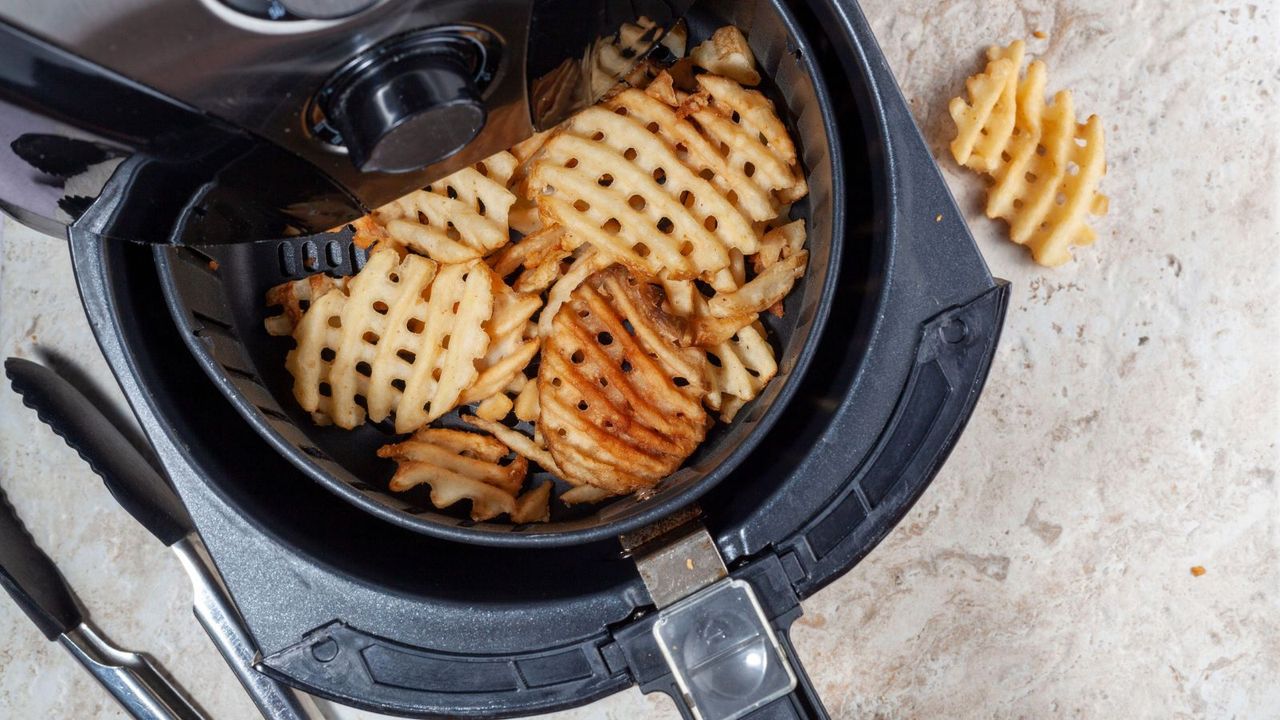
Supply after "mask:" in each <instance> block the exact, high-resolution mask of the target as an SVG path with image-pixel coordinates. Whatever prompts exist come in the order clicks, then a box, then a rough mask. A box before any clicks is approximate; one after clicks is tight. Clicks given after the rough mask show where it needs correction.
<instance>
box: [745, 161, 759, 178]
mask: <svg viewBox="0 0 1280 720" xmlns="http://www.w3.org/2000/svg"><path fill="white" fill-rule="evenodd" d="M742 174H743V175H746V176H747V177H751V176H752V175H755V174H756V164H755V163H753V162H751V161H750V160H748V161H746V162H745V163H743V164H742Z"/></svg>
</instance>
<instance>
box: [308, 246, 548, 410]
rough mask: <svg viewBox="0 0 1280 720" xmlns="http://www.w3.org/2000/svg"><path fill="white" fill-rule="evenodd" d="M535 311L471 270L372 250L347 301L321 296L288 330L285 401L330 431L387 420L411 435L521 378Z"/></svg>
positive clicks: (525, 299) (489, 276)
mask: <svg viewBox="0 0 1280 720" xmlns="http://www.w3.org/2000/svg"><path fill="white" fill-rule="evenodd" d="M538 304H539V303H538V300H537V298H536V297H532V296H528V295H521V294H519V293H516V292H514V291H512V290H511V289H510V288H508V287H506V286H505V285H504V284H503V283H502V281H501V279H500V278H498V277H497V276H496V275H494V274H493V272H492V271H491V270H490V269H489V268H488V266H487V265H485V264H484V263H481V262H478V261H472V262H470V263H465V264H458V265H446V266H443V267H439V266H437V265H436V263H434V262H432V261H431V260H428V259H426V258H423V257H419V256H417V255H406V256H405V257H404V259H403V260H400V259H399V256H398V255H397V253H395V252H394V251H392V250H381V251H375V252H374V253H373V254H372V255H371V256H370V258H369V262H368V264H367V265H366V267H365V269H364V270H362V271H361V272H360V273H359V274H357V275H356V276H355V277H354V278H352V279H351V280H350V281H349V282H348V283H347V293H344V292H342V291H341V290H337V289H335V290H331V291H329V292H328V293H326V294H325V295H324V296H322V297H321V298H320V299H319V300H317V301H315V302H314V303H312V305H311V308H310V309H309V310H308V311H307V312H306V313H305V314H304V315H303V318H302V321H301V322H300V323H299V324H298V326H297V328H296V329H295V332H294V339H295V340H296V342H297V347H295V348H294V350H293V351H291V352H290V353H289V356H288V358H287V361H286V367H288V369H289V371H290V372H291V373H292V374H293V377H294V395H295V396H296V397H297V399H298V402H299V404H301V405H302V407H303V408H304V409H306V410H308V411H311V412H320V413H323V414H325V415H327V416H329V417H331V418H332V419H333V421H334V423H335V424H337V425H338V426H339V427H344V428H352V427H355V426H356V425H359V424H360V423H362V422H364V420H365V417H366V414H367V416H368V417H370V418H371V419H372V420H373V421H374V422H381V421H382V420H384V419H386V418H387V417H388V416H389V415H391V414H392V413H393V412H394V413H395V426H396V430H397V432H411V431H413V430H415V429H417V428H419V427H421V426H423V425H425V424H427V423H429V422H431V421H432V420H434V419H436V418H438V417H440V416H441V415H443V414H444V413H446V412H448V411H449V410H451V409H453V408H454V407H456V406H458V405H460V404H463V403H466V402H474V401H478V400H482V399H484V398H485V397H488V396H490V395H493V394H495V393H497V392H498V391H499V390H501V389H502V388H503V387H505V386H506V385H507V383H509V382H510V381H511V379H512V377H514V376H515V375H517V374H519V373H520V372H521V371H522V370H523V369H524V366H525V365H527V364H528V363H529V360H530V359H531V358H532V357H533V355H534V354H535V353H536V352H537V341H536V340H535V339H533V338H532V335H533V331H534V327H533V325H532V323H531V322H530V321H529V318H530V317H531V315H532V314H533V313H534V312H535V311H536V310H537V308H538Z"/></svg>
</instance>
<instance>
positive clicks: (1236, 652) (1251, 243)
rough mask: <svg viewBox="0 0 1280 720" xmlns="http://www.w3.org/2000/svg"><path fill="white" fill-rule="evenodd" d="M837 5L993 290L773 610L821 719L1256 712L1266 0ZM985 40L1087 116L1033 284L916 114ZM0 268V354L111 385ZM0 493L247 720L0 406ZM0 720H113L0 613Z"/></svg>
mask: <svg viewBox="0 0 1280 720" xmlns="http://www.w3.org/2000/svg"><path fill="white" fill-rule="evenodd" d="M864 5H865V9H866V12H867V14H868V15H869V17H870V19H871V21H872V24H873V25H874V27H875V29H876V32H877V33H878V36H879V39H880V43H881V45H882V46H883V48H884V50H885V52H886V54H887V55H888V58H889V62H890V64H891V66H892V67H893V69H894V71H895V72H896V74H897V76H898V79H899V82H900V83H901V85H902V88H903V91H904V93H905V94H906V96H907V98H908V100H909V102H910V103H911V107H912V109H913V111H914V113H915V115H916V118H917V120H918V121H919V123H920V125H921V127H922V128H923V130H924V133H925V136H926V138H927V139H928V141H929V143H930V145H931V147H932V149H933V151H934V155H935V156H936V157H937V158H938V159H939V160H940V162H941V165H942V167H943V169H944V173H945V175H946V176H947V180H948V182H949V183H950V185H951V188H952V191H953V192H954V193H955V195H956V197H957V198H958V200H959V202H960V204H961V206H962V208H964V210H965V212H966V214H967V215H968V216H969V219H970V223H971V226H972V228H973V231H974V234H975V236H976V237H977V238H978V242H979V245H980V246H981V248H982V250H983V252H984V253H985V254H986V256H987V258H988V261H989V263H990V265H991V267H992V270H993V271H994V272H995V273H996V274H997V275H999V276H1001V277H1004V278H1007V279H1009V280H1010V281H1011V282H1012V283H1013V287H1014V293H1013V300H1012V305H1011V307H1010V313H1009V319H1008V323H1007V326H1006V329H1005V334H1004V339H1003V341H1002V344H1001V347H1000V350H999V354H998V356H997V359H996V363H995V366H994V367H993V369H992V372H991V379H990V382H989V384H988V386H987V391H986V393H985V394H984V395H983V397H982V400H981V402H980V403H979V405H978V408H977V412H976V414H975V416H974V418H973V421H972V422H971V424H970V425H969V428H968V430H967V432H966V433H965V435H964V436H963V438H962V440H961V441H960V444H959V446H958V447H957V449H956V451H955V453H954V454H953V455H952V457H951V459H950V461H949V462H948V463H947V465H946V467H945V468H944V469H943V471H942V473H941V474H940V475H939V477H938V479H937V480H936V482H935V483H934V484H933V486H932V488H931V489H930V490H929V491H928V492H927V493H926V494H925V496H924V497H923V499H922V500H921V501H920V503H919V504H918V505H917V506H916V508H915V509H914V510H913V511H912V512H911V514H910V515H909V516H908V517H907V518H906V520H905V521H904V522H903V523H902V524H901V525H900V526H899V527H898V528H897V529H896V530H895V531H894V532H893V533H892V534H891V535H890V536H889V537H888V538H887V539H886V540H885V542H884V543H883V544H882V545H881V546H880V547H879V548H878V549H877V550H876V551H875V552H874V553H872V555H871V556H870V557H869V558H867V559H866V560H865V561H864V562H862V563H861V564H860V565H859V566H857V567H856V568H855V569H854V570H853V571H851V572H850V573H848V575H846V576H845V577H843V578H842V579H840V580H839V581H837V582H836V583H834V584H833V585H831V586H830V587H828V588H827V589H825V590H823V591H822V592H820V593H819V594H818V595H817V596H816V597H814V598H812V599H811V600H810V601H808V602H807V603H806V604H805V612H806V615H805V617H804V618H803V619H802V620H801V621H800V625H799V627H798V628H797V630H796V634H795V639H796V643H797V645H798V647H799V652H800V654H801V655H802V656H803V659H804V661H805V662H806V664H807V667H808V669H809V672H810V674H811V675H812V676H813V678H814V680H815V681H816V683H817V684H818V685H819V687H820V688H821V692H822V695H823V697H824V698H825V700H826V703H827V706H828V708H829V709H830V710H831V712H832V714H833V715H834V716H836V717H840V718H854V717H890V718H915V717H924V718H931V717H1160V718H1167V717H1221V718H1228V717H1239V718H1245V717H1248V718H1266V717H1280V501H1278V498H1277V495H1278V492H1280V491H1278V490H1277V483H1276V472H1277V469H1278V467H1280V450H1277V447H1276V442H1277V440H1278V439H1280V380H1278V378H1277V372H1276V369H1275V363H1276V358H1277V348H1278V347H1280V343H1278V341H1277V337H1280V312H1277V311H1276V310H1275V300H1276V298H1277V297H1280V264H1278V263H1277V259H1276V258H1277V257H1278V255H1277V252H1276V248H1277V246H1280V212H1278V210H1277V208H1278V207H1280V158H1278V157H1277V148H1280V120H1278V119H1277V118H1280V113H1277V107H1278V106H1280V97H1277V95H1278V94H1280V11H1278V8H1277V7H1276V6H1275V5H1274V4H1272V3H1266V2H1255V3H1246V2H1182V1H1174V0H1168V1H1166V2H1151V1H1149V0H1137V1H1136V2H1128V3H1114V2H1106V1H1105V0H1081V1H1079V2H1069V1H1067V0H1061V1H1057V2H1054V1H1051V0H1022V1H1021V2H1008V1H1006V0H999V1H996V0H991V1H986V0H984V1H981V2H979V1H978V0H968V1H965V2H961V1H959V0H897V1H894V2H890V1H889V0H866V2H865V3H864ZM1036 30H1041V31H1043V32H1044V33H1045V34H1046V35H1047V38H1046V39H1044V40H1035V39H1031V37H1032V33H1033V32H1034V31H1036ZM1015 38H1028V39H1030V40H1029V50H1030V51H1031V53H1033V54H1034V55H1037V56H1040V57H1043V58H1044V59H1045V60H1046V61H1047V63H1048V65H1049V71H1050V72H1049V89H1050V91H1054V90H1057V89H1060V88H1071V89H1073V90H1074V91H1075V97H1076V104H1077V108H1078V109H1079V110H1080V111H1081V112H1083V113H1089V112H1096V113H1098V114H1099V115H1101V116H1102V118H1103V119H1104V120H1105V127H1106V132H1107V144H1108V148H1109V152H1108V160H1109V164H1110V171H1109V173H1108V176H1107V179H1106V181H1105V183H1104V186H1103V189H1104V191H1105V192H1106V193H1107V194H1109V195H1110V196H1111V198H1112V203H1111V209H1112V212H1111V215H1110V216H1109V217H1107V218H1106V219H1104V220H1101V221H1100V222H1098V223H1097V227H1098V230H1099V234H1100V240H1099V242H1098V245H1097V246H1096V247H1094V248H1087V249H1084V250H1081V251H1079V252H1078V254H1077V257H1078V259H1077V260H1076V261H1075V262H1073V263H1071V264H1069V265H1067V266H1065V267H1062V268H1058V269H1054V270H1044V269H1041V268H1038V267H1036V266H1035V265H1032V264H1031V263H1030V261H1029V260H1028V258H1027V257H1026V255H1025V254H1024V252H1023V251H1022V250H1021V249H1020V248H1017V247H1014V246H1012V245H1010V244H1008V243H1007V242H1005V241H1004V240H1003V228H1002V227H1001V226H999V225H997V224H995V223H993V222H990V221H988V220H986V219H985V218H983V217H982V216H981V213H980V212H979V207H980V197H981V190H980V184H979V183H978V182H977V181H976V179H975V178H973V177H970V176H967V175H966V174H964V173H961V172H959V171H958V170H957V169H956V168H955V167H954V164H953V163H952V162H950V160H949V159H948V156H947V154H946V152H945V149H946V145H947V142H948V141H949V140H950V137H951V135H950V129H949V124H950V121H949V118H948V116H947V114H946V101H947V99H948V98H949V97H951V96H952V95H954V94H956V93H957V92H958V91H959V90H960V88H961V83H962V80H963V78H964V76H965V75H967V74H969V73H971V72H973V71H974V70H975V69H976V68H978V67H979V66H980V60H979V52H980V50H981V49H982V47H983V46H985V45H986V44H988V43H990V42H1005V41H1008V40H1012V39H1015ZM0 251H2V253H3V258H2V261H0V293H2V294H0V351H2V352H3V354H4V355H19V356H24V357H39V356H40V353H41V352H42V351H53V352H56V353H59V354H61V355H63V356H66V357H69V358H72V359H73V360H74V361H75V362H76V363H77V365H78V366H80V367H81V368H83V369H84V370H85V371H86V373H87V374H88V375H89V376H90V378H92V379H93V380H96V381H97V382H98V383H99V384H100V386H101V387H103V388H104V389H106V390H107V391H109V392H111V393H114V387H113V386H112V385H111V381H110V378H109V377H108V375H107V373H106V370H105V366H104V365H103V363H102V362H101V360H100V359H99V358H98V357H97V349H96V346H95V345H94V343H93V341H92V338H91V337H90V336H89V333H88V330H87V328H86V324H85V321H84V319H83V315H82V313H81V310H80V308H79V305H78V298H77V297H76V293H75V288H74V285H73V283H72V281H71V278H70V274H69V267H68V262H67V260H66V257H65V251H64V248H63V243H61V242H60V241H57V240H53V239H48V238H41V237H38V236H36V235H34V234H33V233H31V232H29V231H27V230H25V229H23V228H21V227H19V226H18V225H16V224H14V223H12V222H10V221H8V220H5V224H4V226H3V237H2V239H0ZM0 486H3V488H4V490H5V491H6V492H7V493H8V496H9V498H10V501H11V502H12V503H13V504H14V505H15V506H16V507H17V509H18V510H19V512H20V513H21V514H22V515H23V517H24V518H26V520H27V523H28V525H29V527H30V529H31V531H32V532H33V534H34V535H35V536H36V538H37V539H38V540H39V542H40V543H41V544H42V545H43V546H44V547H45V548H46V549H47V550H48V551H49V553H50V554H51V555H52V556H53V557H54V559H55V560H57V562H58V563H59V565H60V566H61V567H62V569H63V571H64V573H65V574H66V576H67V577H68V579H69V580H70V581H71V583H72V584H73V585H74V586H75V587H76V588H77V590H79V592H80V595H81V597H82V598H83V599H84V601H85V604H86V605H87V607H88V609H89V611H90V613H91V615H92V617H93V619H94V620H95V621H96V622H97V623H98V624H99V626H101V627H102V628H103V629H104V630H105V631H106V633H107V634H108V635H109V636H110V637H112V638H114V639H115V640H117V641H118V642H119V643H121V644H124V645H127V646H130V647H134V648H139V649H145V650H147V651H149V652H151V653H153V654H154V655H155V656H156V657H157V658H158V659H159V660H160V661H161V662H162V663H163V664H164V666H165V667H166V668H168V669H169V670H170V671H171V672H172V673H173V674H174V675H175V676H176V677H177V679H178V680H179V682H180V683H182V684H183V685H184V686H185V687H186V688H188V689H189V690H191V692H192V693H193V694H194V695H195V696H196V697H197V698H198V699H199V700H200V702H201V703H203V704H204V706H205V708H206V709H207V710H209V711H210V712H211V713H212V714H213V715H214V716H215V717H218V718H248V717H252V713H253V710H252V708H251V706H250V705H249V704H248V702H247V701H246V700H245V699H244V697H243V696H242V695H241V693H240V691H239V689H238V686H237V685H236V684H235V681H234V679H233V678H232V676H231V674H230V672H228V671H227V670H226V668H225V667H223V665H222V663H221V661H220V660H219V659H218V658H217V656H216V654H215V652H214V651H213V649H212V648H211V647H210V646H209V645H208V643H207V642H206V640H205V638H204V637H203V635H202V634H201V631H200V630H199V629H198V627H197V626H196V624H195V622H194V621H193V620H192V618H191V616H190V613H189V611H188V609H187V601H188V590H187V587H186V580H185V578H184V577H183V576H182V574H181V572H180V571H179V569H178V566H177V564H176V562H175V561H174V559H173V558H172V557H171V556H170V555H169V554H168V552H167V551H165V550H164V549H163V548H161V547H160V546H159V545H158V544H157V543H155V542H153V541H152V540H151V539H150V537H149V536H148V535H147V534H146V533H145V532H144V531H143V530H141V529H140V528H138V527H137V526H136V525H135V524H134V523H133V521H132V520H130V519H129V518H128V517H127V516H126V515H125V514H124V512H123V511H121V510H119V509H118V508H117V507H116V506H115V503H114V502H113V501H112V500H111V498H110V497H109V495H108V494H107V493H106V491H105V490H104V489H103V488H102V486H101V483H100V482H98V481H97V480H96V478H94V477H93V476H92V475H91V474H90V473H89V472H88V471H87V470H86V469H85V468H84V467H83V466H82V464H81V463H80V461H79V460H78V459H77V458H76V457H75V455H74V454H73V453H72V452H71V451H69V450H68V449H67V448H66V447H65V446H64V445H63V444H62V442H61V441H60V440H58V439H56V438H55V437H53V435H52V434H51V433H49V432H48V431H46V430H45V429H44V428H42V427H40V426H38V425H37V424H35V422H34V420H33V416H32V415H31V414H30V412H29V411H27V410H25V409H24V408H22V407H21V405H20V404H19V402H18V401H17V400H16V399H15V397H14V396H13V395H12V394H10V393H8V392H7V391H6V392H0ZM1193 565H1202V566H1204V567H1205V568H1206V569H1207V572H1206V573H1205V574H1204V575H1203V576H1202V577H1193V576H1192V575H1191V573H1190V572H1189V569H1190V568H1191V566H1193ZM345 716H354V714H352V713H345ZM657 716H665V717H672V716H674V712H673V710H672V708H671V706H670V704H669V703H668V702H667V701H666V700H665V699H664V698H646V697H643V696H641V695H640V694H639V693H638V692H636V691H634V690H633V691H629V692H627V693H623V694H621V695H619V696H616V697H613V698H610V699H607V700H605V701H602V702H599V703H596V704H594V705H591V706H589V707H586V708H582V709H579V710H576V711H573V712H570V713H565V714H563V715H561V716H559V717H563V718H596V717H609V718H632V717H657ZM0 717H5V718H9V717H12V718H55V717H56V718H61V717H66V718H88V717H122V714H121V712H120V711H119V710H118V709H117V708H116V707H114V706H113V705H112V704H111V701H110V700H109V699H108V698H107V696H106V695H105V694H104V693H103V692H102V691H100V690H99V689H98V688H97V687H95V686H94V685H93V683H92V681H91V680H90V679H89V678H88V676H87V675H85V674H84V673H83V672H82V671H80V670H79V669H78V668H77V667H76V666H75V665H74V663H73V662H72V661H71V660H70V658H69V657H67V656H66V655H65V653H63V652H62V651H61V650H60V649H59V648H57V647H54V646H52V645H50V644H48V643H46V642H45V641H44V640H43V638H41V637H40V636H39V634H38V633H37V632H36V631H35V629H34V628H33V627H32V626H31V624H30V623H29V622H28V621H27V620H26V619H25V618H24V617H23V616H22V615H21V614H20V613H19V612H18V611H17V609H16V608H15V607H14V606H13V605H12V604H11V603H9V602H7V601H0ZM366 717H367V716H366Z"/></svg>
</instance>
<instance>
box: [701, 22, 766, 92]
mask: <svg viewBox="0 0 1280 720" xmlns="http://www.w3.org/2000/svg"><path fill="white" fill-rule="evenodd" d="M689 57H690V58H691V59H692V60H693V61H694V62H695V63H697V65H698V67H701V68H705V69H707V70H710V71H711V72H713V73H715V74H717V75H723V76H725V77H727V78H729V79H731V80H734V81H736V82H739V83H742V84H743V85H757V84H759V83H760V73H759V72H757V71H756V59H755V56H754V55H752V54H751V46H749V45H747V39H746V38H745V37H743V35H742V31H741V30H739V29H738V28H736V27H734V26H732V25H726V26H724V27H722V28H720V29H719V30H716V31H715V32H714V33H712V35H711V37H710V38H709V39H708V40H707V41H706V42H704V43H702V44H701V45H699V46H698V47H696V48H694V49H693V52H691V53H689Z"/></svg>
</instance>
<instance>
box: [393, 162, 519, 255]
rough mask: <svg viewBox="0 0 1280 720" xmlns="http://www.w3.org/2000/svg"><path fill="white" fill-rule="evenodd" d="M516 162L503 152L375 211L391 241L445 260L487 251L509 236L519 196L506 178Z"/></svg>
mask: <svg viewBox="0 0 1280 720" xmlns="http://www.w3.org/2000/svg"><path fill="white" fill-rule="evenodd" d="M516 166H517V162H516V158H515V156H513V155H512V154H511V153H509V152H500V153H497V154H495V155H492V156H490V157H488V158H486V159H485V160H483V161H481V162H479V163H477V164H476V165H475V166H473V167H466V168H463V169H461V170H459V171H457V172H455V173H453V174H452V175H450V176H448V177H446V178H444V179H442V180H439V181H437V182H434V183H432V184H431V185H429V186H427V188H426V189H425V190H417V191H415V192H411V193H409V194H408V195H405V196H404V197H402V198H400V199H399V200H395V201H394V202H391V203H388V204H386V205H384V206H382V207H380V208H378V209H377V210H375V211H374V212H373V219H374V220H376V221H377V222H378V223H379V224H380V225H382V226H384V227H385V228H386V231H385V233H386V236H387V238H389V241H390V243H391V244H394V245H397V246H399V247H405V248H410V249H412V250H414V251H415V252H418V253H421V254H423V255H426V256H428V257H430V258H431V259H433V260H435V261H437V262H442V263H458V262H465V261H467V260H471V259H474V258H478V257H481V256H484V255H487V254H489V253H490V252H492V251H493V250H496V249H497V248H499V247H501V246H503V245H505V244H506V243H507V241H508V240H509V239H510V233H509V227H510V226H509V220H508V213H509V212H510V210H511V206H512V204H514V203H515V200H516V196H515V195H514V194H512V193H511V191H509V190H508V189H507V182H508V181H509V180H510V179H511V175H512V173H514V172H515V170H516Z"/></svg>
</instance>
